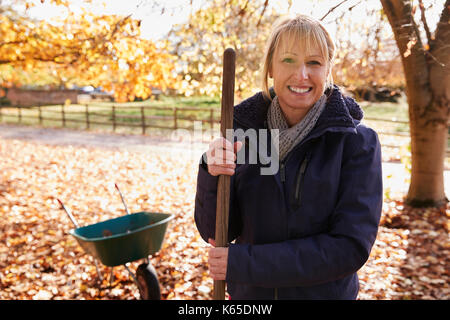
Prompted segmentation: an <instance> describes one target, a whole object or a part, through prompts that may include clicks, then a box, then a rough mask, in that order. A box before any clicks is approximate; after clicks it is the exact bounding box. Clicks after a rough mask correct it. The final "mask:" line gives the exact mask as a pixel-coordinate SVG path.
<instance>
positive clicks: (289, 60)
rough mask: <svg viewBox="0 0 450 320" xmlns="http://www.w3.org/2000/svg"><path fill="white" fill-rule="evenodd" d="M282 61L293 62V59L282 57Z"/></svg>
mask: <svg viewBox="0 0 450 320" xmlns="http://www.w3.org/2000/svg"><path fill="white" fill-rule="evenodd" d="M283 62H286V63H294V59H292V58H284V59H283Z"/></svg>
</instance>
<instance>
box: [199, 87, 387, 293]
mask: <svg viewBox="0 0 450 320" xmlns="http://www.w3.org/2000/svg"><path fill="white" fill-rule="evenodd" d="M269 105H270V102H269V101H268V100H267V99H265V98H264V97H263V95H262V93H258V94H256V95H254V96H253V97H251V98H249V99H247V100H245V101H243V102H242V103H240V104H239V105H237V106H236V107H235V109H234V128H235V129H237V128H241V129H243V130H247V129H249V128H254V129H263V128H267V121H266V118H267V110H268V107H269ZM362 117H363V113H362V110H361V108H360V107H359V106H358V104H357V103H356V102H355V101H354V100H353V99H351V98H349V97H344V96H343V95H342V94H341V92H340V90H339V88H338V87H337V86H334V88H333V90H332V91H331V95H330V96H329V98H328V100H327V104H326V107H325V109H324V111H323V112H322V114H321V116H320V117H319V119H318V121H317V123H316V125H315V127H314V128H313V130H312V131H311V132H310V133H309V134H308V136H307V137H306V138H305V139H304V140H303V141H302V142H300V143H299V144H298V145H297V146H296V147H294V149H293V150H292V151H291V152H290V153H289V154H288V155H287V157H286V159H285V160H284V161H283V163H281V164H280V170H278V172H277V173H276V174H275V175H261V174H260V168H261V167H263V166H265V165H264V164H262V163H260V162H259V161H258V163H256V164H249V163H245V164H238V165H237V167H236V171H235V174H234V175H233V176H232V177H231V190H230V213H229V240H230V242H231V241H232V240H235V241H234V242H233V243H230V246H229V252H228V265H227V275H226V282H227V290H228V292H229V294H230V296H231V298H232V299H356V297H357V294H358V290H359V281H358V276H357V273H356V272H357V271H358V269H360V268H361V267H362V266H363V265H364V263H365V262H366V261H367V259H368V257H369V254H370V250H371V248H372V245H373V243H374V241H375V238H376V235H377V230H378V224H379V220H380V215H381V208H382V200H383V192H382V190H383V187H382V174H381V147H380V143H379V140H378V136H377V134H376V133H375V131H373V130H372V129H370V128H368V127H366V126H365V125H363V124H361V123H360V120H361V119H362ZM245 146H246V147H247V146H248V144H245ZM245 149H246V148H242V150H241V151H240V152H248V150H245ZM217 180H218V178H217V177H214V176H211V175H210V174H209V173H208V172H207V167H206V165H205V164H204V163H201V164H200V166H199V172H198V179H197V194H196V200H195V222H196V225H197V228H198V230H199V232H200V234H201V236H202V238H203V239H204V240H205V241H207V240H208V238H213V239H214V233H215V220H216V219H215V215H216V197H217V195H216V194H217Z"/></svg>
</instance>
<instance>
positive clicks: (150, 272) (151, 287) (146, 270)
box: [136, 263, 161, 300]
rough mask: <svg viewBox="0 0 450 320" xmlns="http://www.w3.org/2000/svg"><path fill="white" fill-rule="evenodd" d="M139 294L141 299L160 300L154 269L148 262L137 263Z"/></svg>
mask: <svg viewBox="0 0 450 320" xmlns="http://www.w3.org/2000/svg"><path fill="white" fill-rule="evenodd" d="M136 279H137V282H138V287H139V294H140V295H141V299H142V300H161V291H160V289H159V281H158V277H157V275H156V270H155V268H153V266H152V265H151V264H150V263H149V264H147V263H143V264H141V265H139V267H138V268H137V270H136Z"/></svg>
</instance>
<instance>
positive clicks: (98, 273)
mask: <svg viewBox="0 0 450 320" xmlns="http://www.w3.org/2000/svg"><path fill="white" fill-rule="evenodd" d="M92 259H93V260H94V264H95V269H96V270H97V275H98V278H99V279H100V282H102V281H103V277H102V274H101V273H100V270H99V269H98V264H97V260H96V259H95V258H92Z"/></svg>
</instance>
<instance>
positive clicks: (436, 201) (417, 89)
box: [381, 0, 450, 207]
mask: <svg viewBox="0 0 450 320" xmlns="http://www.w3.org/2000/svg"><path fill="white" fill-rule="evenodd" d="M381 3H382V6H383V10H384V12H385V14H386V15H387V17H388V20H389V23H390V25H391V27H392V30H393V32H394V36H395V40H396V42H397V46H398V48H399V50H400V54H401V57H402V64H403V70H404V73H405V79H406V95H407V99H408V105H409V121H410V132H411V157H412V159H411V160H412V168H411V185H410V187H409V191H408V194H407V197H406V202H407V203H408V204H410V205H412V206H415V207H423V206H441V205H442V204H444V203H446V202H448V199H447V198H446V196H445V192H444V160H445V150H446V146H447V136H448V125H447V123H448V119H449V115H450V113H449V106H450V104H449V102H450V77H449V74H450V55H449V53H448V52H449V51H448V44H449V43H450V24H449V23H448V21H449V6H450V0H447V1H446V3H445V6H444V10H443V12H442V15H441V19H440V22H439V24H438V26H437V29H436V33H435V38H434V39H428V40H429V48H428V47H426V46H424V44H423V42H422V39H421V38H420V34H419V31H418V28H417V25H416V23H415V22H414V19H413V16H412V14H411V5H410V1H407V0H381Z"/></svg>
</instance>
